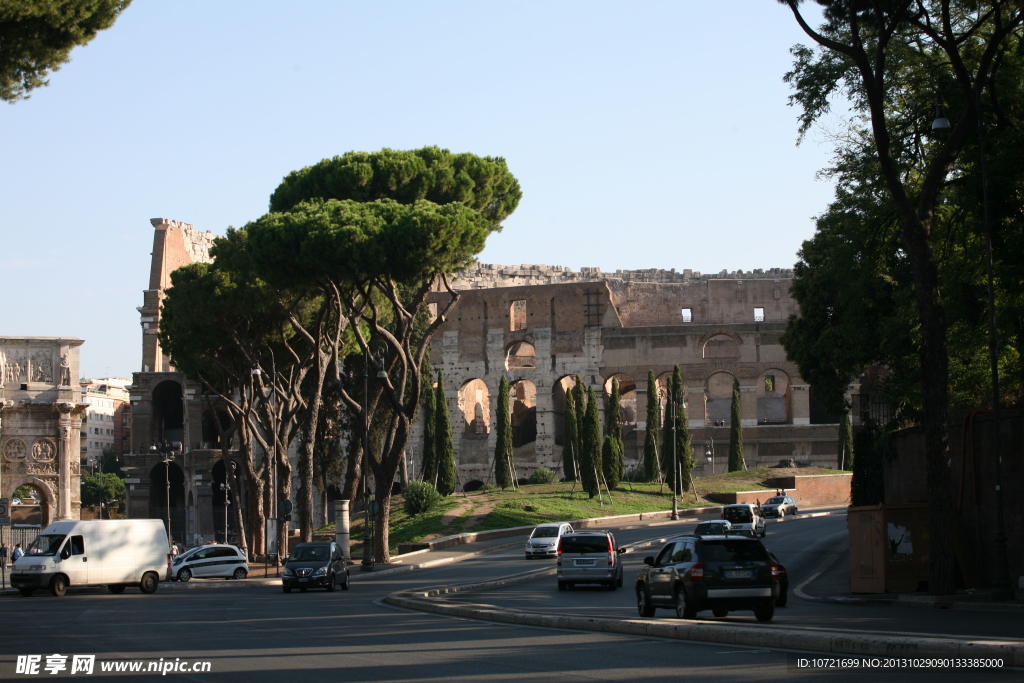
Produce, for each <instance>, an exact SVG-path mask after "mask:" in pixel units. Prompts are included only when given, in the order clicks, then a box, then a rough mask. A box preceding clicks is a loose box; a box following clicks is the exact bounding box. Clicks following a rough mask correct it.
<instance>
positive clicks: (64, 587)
mask: <svg viewBox="0 0 1024 683" xmlns="http://www.w3.org/2000/svg"><path fill="white" fill-rule="evenodd" d="M50 592H51V593H53V594H54V595H55V596H57V597H58V598H59V597H61V596H63V595H64V594H65V593H67V592H68V580H67V579H66V578H64V575H63V574H57V576H55V577H53V580H52V581H50Z"/></svg>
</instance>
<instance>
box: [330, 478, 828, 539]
mask: <svg viewBox="0 0 1024 683" xmlns="http://www.w3.org/2000/svg"><path fill="white" fill-rule="evenodd" d="M793 474H797V475H812V474H841V472H839V471H838V470H828V469H823V468H813V467H812V468H800V469H769V468H760V469H756V470H744V471H741V472H730V473H728V474H719V475H716V476H714V477H705V478H702V479H697V480H695V484H696V487H697V491H698V493H699V496H698V498H697V499H696V500H695V499H694V494H693V493H692V492H687V493H686V494H685V495H684V496H682V497H681V498H680V500H679V507H680V508H690V507H704V506H708V505H719V504H720V503H716V502H714V501H710V500H708V499H707V498H706V497H705V496H707V495H708V494H712V493H727V492H734V491H756V490H759V489H765V490H774V488H775V487H774V486H768V485H767V484H766V481H767V480H769V479H772V478H774V477H781V476H788V475H793ZM572 488H573V487H572V484H571V483H556V484H537V485H533V486H523V487H521V488H520V489H519V490H518V491H512V490H507V491H500V490H496V489H495V490H489V491H484V492H476V493H472V494H470V495H469V497H468V498H464V497H462V496H461V495H458V496H452V497H450V498H447V499H445V500H444V501H443V502H442V503H441V505H440V506H438V507H437V508H435V509H434V510H431V511H430V512H427V513H425V514H420V515H416V516H415V517H409V516H408V515H406V514H405V510H404V509H402V499H401V496H396V497H395V498H394V500H393V507H392V511H391V533H390V545H391V550H392V552H396V551H397V549H398V544H399V543H412V542H416V541H419V540H421V539H423V538H424V537H427V536H430V537H436V536H441V535H449V534H457V533H462V532H465V531H485V530H488V529H504V528H507V527H515V526H528V525H531V524H539V523H542V522H560V521H565V520H570V519H587V518H591V517H607V516H611V515H625V514H632V513H638V512H657V511H659V510H670V509H672V492H671V489H670V488H669V487H668V486H664V487H662V486H661V485H659V484H632V485H630V484H628V483H626V482H623V483H622V484H621V485H620V486H619V488H618V489H616V490H615V491H612V495H611V498H610V499H609V497H608V494H607V493H604V494H603V503H604V504H603V505H602V504H601V501H599V500H598V499H597V498H594V499H590V498H587V494H586V493H583V492H581V491H580V487H579V485H577V486H576V491H575V493H573V494H572V495H571V496H570V492H571V491H572ZM631 488H632V490H630V489H631ZM488 501H493V502H494V503H496V506H495V508H494V510H493V511H492V512H489V513H488V514H486V515H484V516H483V517H480V518H477V519H475V520H474V522H473V523H472V524H469V520H470V518H471V516H472V515H473V514H474V511H475V510H476V509H478V508H479V507H480V506H481V505H483V504H484V503H485V502H488ZM463 503H465V504H466V505H468V509H466V510H465V511H464V512H463V513H462V514H461V515H460V516H459V517H457V518H456V519H455V520H454V521H453V522H451V523H450V524H448V525H447V526H445V525H443V524H442V523H441V518H442V516H443V515H444V514H445V513H446V512H448V511H449V510H452V509H454V508H455V507H457V506H458V505H460V504H463ZM333 529H334V525H329V526H328V527H324V529H323V531H333ZM361 538H362V517H361V516H359V515H354V516H353V519H352V539H353V540H354V541H355V540H360V539H361Z"/></svg>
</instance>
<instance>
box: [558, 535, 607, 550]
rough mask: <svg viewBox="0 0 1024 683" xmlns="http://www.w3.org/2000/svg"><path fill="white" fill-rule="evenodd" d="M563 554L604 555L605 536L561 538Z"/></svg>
mask: <svg viewBox="0 0 1024 683" xmlns="http://www.w3.org/2000/svg"><path fill="white" fill-rule="evenodd" d="M562 552H563V553H606V552H608V537H607V536H562Z"/></svg>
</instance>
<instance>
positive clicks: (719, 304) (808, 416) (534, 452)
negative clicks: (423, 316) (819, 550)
mask: <svg viewBox="0 0 1024 683" xmlns="http://www.w3.org/2000/svg"><path fill="white" fill-rule="evenodd" d="M792 277H793V273H792V271H791V270H782V269H772V270H767V271H761V270H755V271H753V272H725V271H723V272H722V273H719V274H717V275H702V274H701V273H698V272H694V271H690V270H684V271H682V272H676V271H675V270H671V271H664V270H631V271H621V270H620V271H615V272H614V273H605V272H601V271H600V270H599V269H596V268H582V269H581V270H580V271H579V272H576V271H572V270H569V269H567V268H562V267H560V266H541V265H538V266H527V265H524V266H497V265H482V264H478V265H476V266H474V267H473V268H471V269H470V270H468V271H466V272H464V273H462V274H461V276H460V277H459V279H458V280H456V282H455V285H454V286H455V288H456V289H458V290H459V291H460V299H459V301H458V303H457V305H456V307H455V308H454V309H453V310H452V311H451V312H450V314H449V316H448V317H447V319H446V320H445V321H444V323H443V324H442V325H441V327H440V329H439V330H438V331H437V333H436V334H435V336H434V338H433V339H432V341H431V357H432V359H433V363H434V365H435V366H436V367H441V368H443V370H444V375H445V381H446V392H447V396H448V401H449V408H450V410H451V413H452V429H453V432H454V436H455V449H456V460H457V463H458V470H459V475H460V478H461V480H462V482H463V483H465V484H468V483H470V482H486V481H489V480H490V481H493V472H492V461H493V453H494V445H495V435H494V429H493V425H494V423H495V415H494V410H495V405H496V403H497V402H496V401H495V400H494V396H495V393H496V392H497V390H498V383H499V381H500V379H501V376H502V375H505V376H506V377H507V378H508V380H509V383H510V384H511V387H512V390H511V396H510V402H511V405H512V429H513V445H514V447H515V461H516V467H517V475H518V476H519V477H520V478H523V477H527V476H528V475H529V474H530V472H532V471H533V470H534V469H536V468H537V467H541V466H544V467H547V468H549V469H553V470H555V471H556V472H559V473H561V462H562V459H561V454H562V422H563V411H564V406H565V392H566V390H567V389H568V388H571V387H572V385H573V383H574V377H575V376H577V375H578V376H580V378H581V379H582V381H583V382H584V384H585V385H587V386H591V387H593V388H594V390H595V392H596V393H597V395H598V396H603V397H604V398H605V399H606V398H607V396H608V392H609V391H610V387H611V381H612V379H617V380H618V383H619V386H620V391H621V393H622V404H623V409H624V421H625V425H624V441H625V447H626V467H627V469H628V468H629V467H635V466H637V465H638V464H639V463H640V457H641V456H642V452H643V443H644V436H645V432H646V428H647V426H646V424H645V421H644V419H645V417H646V414H647V402H648V401H649V400H651V397H652V396H660V397H661V398H660V402H661V404H662V410H664V384H665V379H666V378H667V377H668V376H669V375H671V373H672V370H673V367H674V366H675V365H679V367H680V369H681V370H682V374H683V383H684V390H685V400H686V409H687V417H688V420H689V426H690V430H691V437H692V443H693V444H694V454H695V458H696V460H697V464H698V468H697V469H696V470H695V472H694V473H695V474H696V475H697V476H701V475H706V474H711V473H712V468H713V470H714V471H715V472H723V471H725V469H726V456H727V452H728V443H729V427H730V406H731V400H732V388H733V384H734V382H737V383H738V384H739V389H740V403H741V406H742V415H743V418H742V419H743V438H744V445H745V458H746V465H747V466H748V467H757V466H766V465H767V466H770V465H776V464H778V463H779V461H780V460H790V459H792V460H795V461H796V463H797V464H799V465H818V466H829V467H835V466H836V463H837V451H838V443H837V439H838V424H837V423H838V418H837V417H835V416H831V415H828V414H827V413H825V411H823V410H822V409H820V408H819V406H818V405H817V403H816V402H815V400H814V397H813V394H812V392H811V389H810V387H809V386H808V385H807V384H806V383H805V382H804V380H803V378H801V377H800V372H799V370H798V368H797V367H796V365H795V364H794V363H791V362H790V361H789V360H787V358H786V352H785V350H784V349H783V348H782V346H781V344H780V343H779V338H780V336H781V335H782V333H783V331H784V330H785V326H786V320H787V319H788V317H789V316H790V315H793V314H797V313H798V312H799V309H798V305H797V303H796V301H795V300H794V299H793V298H792V297H791V296H790V294H789V289H790V284H791V282H792ZM434 296H435V299H434V301H435V303H437V302H441V301H443V300H444V299H445V297H446V296H447V295H445V294H442V293H438V294H436V295H434ZM651 370H653V371H654V374H655V377H656V378H657V385H658V386H657V387H649V386H648V385H647V374H648V371H651ZM602 419H603V417H602ZM412 443H413V446H412V449H413V450H414V451H415V450H418V449H417V445H418V444H419V443H421V440H420V438H419V435H418V434H414V438H413V442H412ZM410 455H411V460H412V461H413V462H416V461H417V457H416V453H411V454H410ZM712 460H713V464H712ZM413 474H414V476H415V473H413Z"/></svg>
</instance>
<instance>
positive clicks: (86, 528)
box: [10, 519, 171, 597]
mask: <svg viewBox="0 0 1024 683" xmlns="http://www.w3.org/2000/svg"><path fill="white" fill-rule="evenodd" d="M170 564H171V553H170V548H169V546H168V545H167V531H166V530H165V529H164V523H163V521H162V520H159V519H84V520H64V521H60V522H54V523H53V524H51V525H49V526H48V527H46V528H45V529H43V531H42V532H41V533H40V534H39V535H38V536H36V538H35V540H34V541H32V543H30V544H29V546H28V547H27V548H26V549H25V554H24V555H23V556H22V557H21V558H20V559H19V560H18V561H17V562H15V563H14V564H13V565H11V575H10V580H11V586H13V587H14V588H17V589H18V590H19V591H20V592H21V594H22V595H24V596H25V597H28V596H30V595H32V593H33V592H34V591H36V590H37V589H42V588H49V589H50V592H51V593H53V594H54V595H55V596H57V597H60V596H62V595H64V593H65V592H66V591H67V588H68V586H106V587H107V588H108V589H109V590H110V592H111V593H123V592H124V590H125V588H127V587H128V586H138V587H139V589H140V590H141V591H142V592H143V593H153V592H155V591H156V589H157V588H158V587H159V585H160V581H161V580H166V579H167V572H168V568H169V567H170Z"/></svg>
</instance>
